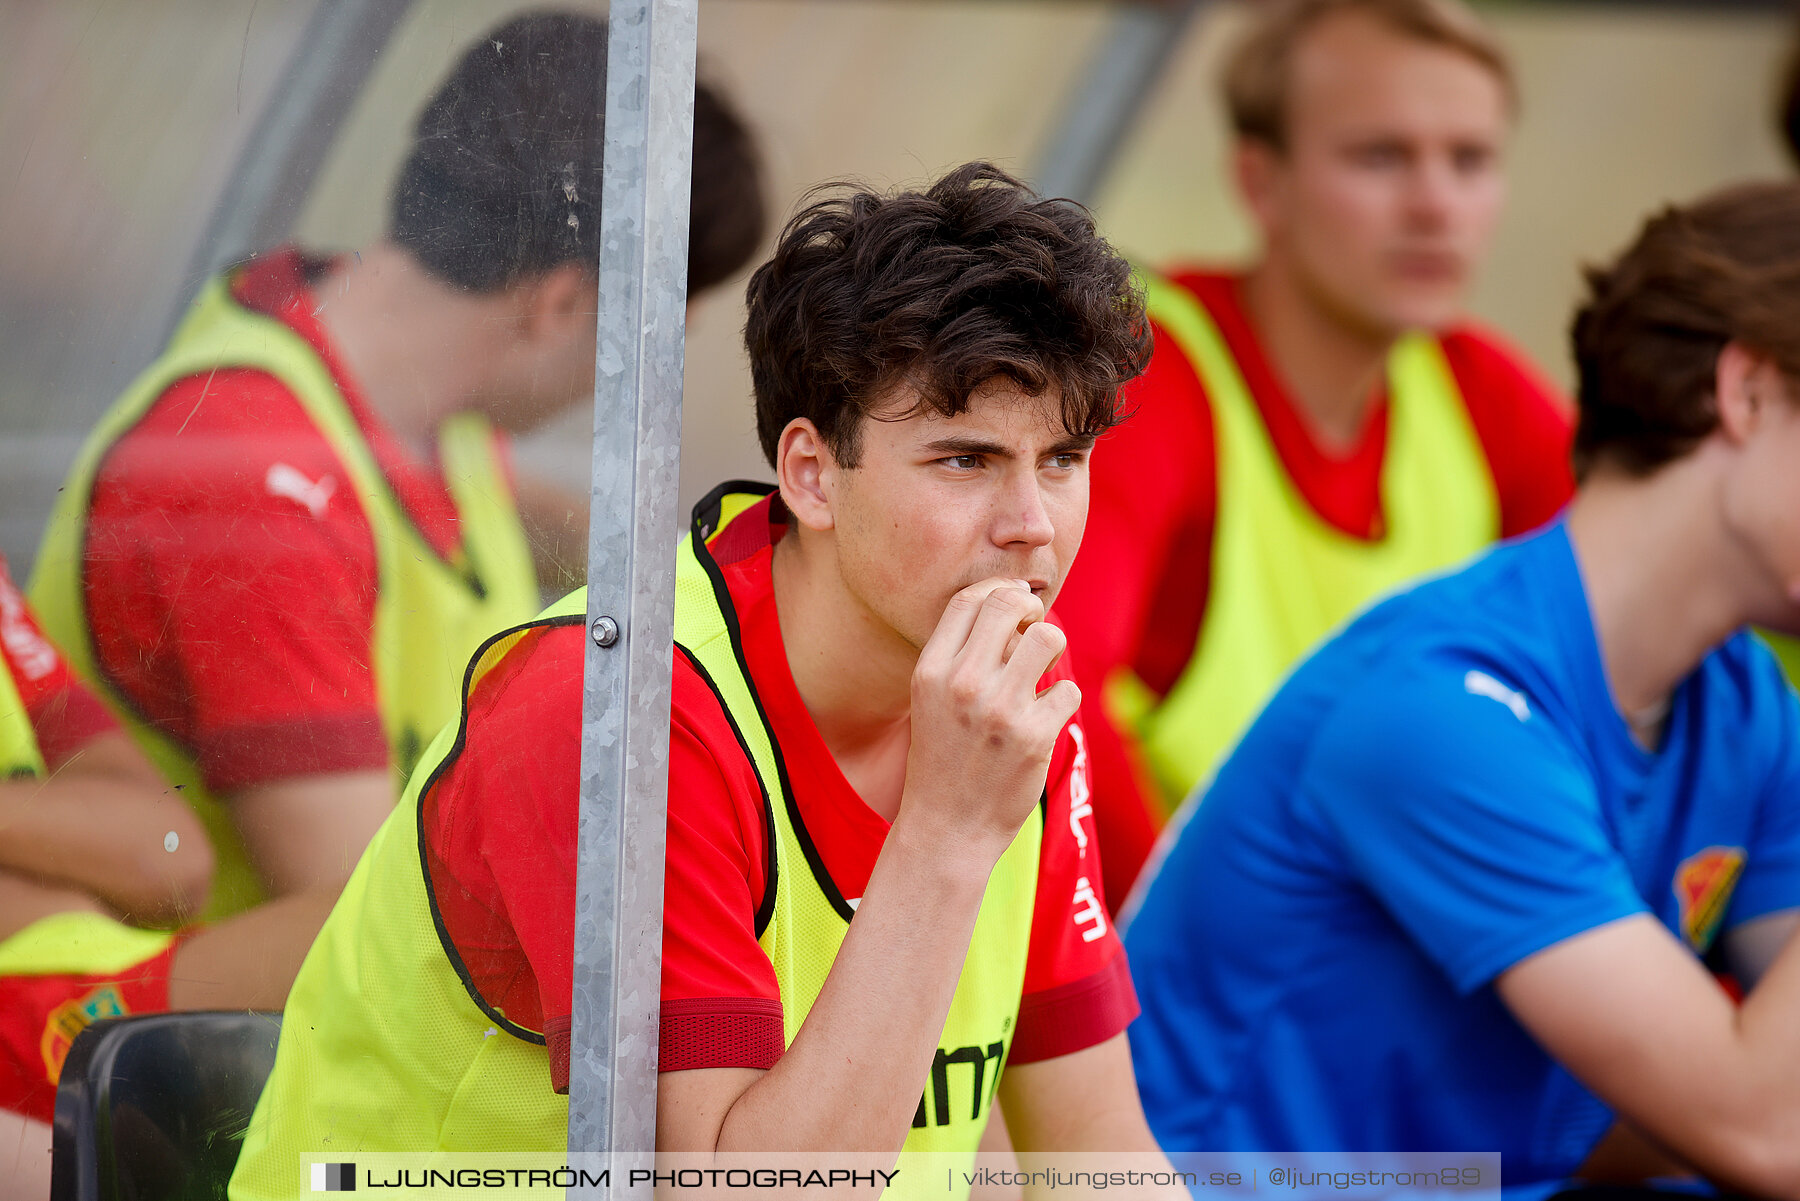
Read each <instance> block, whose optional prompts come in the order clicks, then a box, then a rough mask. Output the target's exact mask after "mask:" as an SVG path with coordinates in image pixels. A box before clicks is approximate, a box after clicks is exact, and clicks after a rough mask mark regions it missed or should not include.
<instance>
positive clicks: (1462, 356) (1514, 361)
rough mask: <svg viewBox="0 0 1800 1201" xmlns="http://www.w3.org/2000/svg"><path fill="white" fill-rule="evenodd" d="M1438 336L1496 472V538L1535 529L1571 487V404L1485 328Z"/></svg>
mask: <svg viewBox="0 0 1800 1201" xmlns="http://www.w3.org/2000/svg"><path fill="white" fill-rule="evenodd" d="M1442 342H1443V347H1444V357H1445V358H1446V359H1447V360H1449V363H1450V370H1451V373H1452V374H1453V375H1454V376H1455V377H1456V383H1457V387H1458V388H1459V389H1460V390H1461V391H1462V394H1463V401H1464V403H1465V404H1466V405H1467V406H1468V409H1469V418H1470V420H1471V421H1472V422H1473V423H1474V426H1475V434H1476V437H1478V438H1479V439H1480V440H1481V446H1482V450H1483V451H1484V452H1485V453H1486V455H1487V460H1488V466H1489V468H1490V469H1491V470H1492V471H1493V474H1494V487H1495V489H1496V491H1497V492H1498V493H1499V497H1500V536H1501V537H1503V538H1510V537H1512V536H1513V535H1515V534H1523V533H1526V532H1528V531H1530V530H1533V529H1536V528H1537V527H1538V526H1540V525H1542V524H1543V523H1544V522H1546V521H1548V520H1550V519H1551V518H1552V517H1554V516H1556V514H1557V512H1558V511H1559V510H1560V509H1561V508H1562V507H1563V506H1564V505H1565V504H1567V503H1568V502H1569V498H1570V497H1571V496H1573V495H1574V492H1575V478H1574V475H1573V472H1572V470H1571V468H1570V465H1569V444H1570V439H1571V437H1572V435H1573V428H1572V425H1571V422H1570V417H1569V412H1570V406H1569V402H1568V401H1567V399H1565V398H1564V397H1563V395H1562V394H1561V393H1560V392H1558V391H1557V390H1556V388H1554V387H1553V386H1551V385H1550V384H1549V383H1548V382H1547V381H1545V380H1544V379H1543V377H1542V376H1540V375H1539V374H1538V373H1537V371H1536V369H1535V368H1533V367H1532V366H1530V364H1529V363H1528V362H1527V360H1526V359H1525V357H1524V355H1522V354H1521V353H1519V352H1518V351H1517V350H1514V349H1513V348H1512V347H1510V346H1508V345H1507V344H1506V343H1504V342H1503V341H1502V340H1501V339H1500V338H1499V337H1497V336H1496V335H1494V334H1492V333H1490V332H1488V331H1487V330H1483V329H1478V328H1464V329H1460V330H1455V331H1452V332H1451V333H1448V334H1445V335H1444V337H1443V339H1442Z"/></svg>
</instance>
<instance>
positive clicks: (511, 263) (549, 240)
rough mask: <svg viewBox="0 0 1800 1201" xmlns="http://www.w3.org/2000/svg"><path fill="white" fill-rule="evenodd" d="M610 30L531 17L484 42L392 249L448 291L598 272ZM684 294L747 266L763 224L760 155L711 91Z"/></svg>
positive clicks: (555, 17) (427, 158)
mask: <svg viewBox="0 0 1800 1201" xmlns="http://www.w3.org/2000/svg"><path fill="white" fill-rule="evenodd" d="M606 37H607V27H606V22H604V21H601V20H597V19H596V18H593V17H589V16H584V15H582V14H579V13H561V12H536V13H526V14H524V15H522V16H518V17H514V18H512V19H511V20H509V21H507V22H506V23H504V24H502V25H500V26H498V27H497V28H495V29H492V30H490V31H489V32H488V33H487V34H485V35H484V36H483V37H482V38H481V39H480V40H479V41H477V42H476V43H475V44H474V45H473V46H471V47H470V48H469V50H468V51H467V52H466V53H464V55H463V56H462V58H461V59H460V60H459V61H458V62H457V64H456V66H455V68H454V69H453V70H452V71H451V73H450V77H449V78H448V79H446V80H445V81H444V83H443V86H442V87H440V88H439V89H438V91H437V92H436V94H434V95H433V96H432V98H431V99H430V101H429V102H427V104H426V105H425V110H424V112H422V113H421V114H420V115H419V122H418V126H417V128H416V129H415V130H414V133H413V142H412V149H411V151H410V152H409V153H408V154H407V157H406V162H405V164H404V165H403V166H402V167H401V169H400V178H399V181H398V182H397V184H396V185H395V188H394V195H393V202H392V209H391V211H390V216H389V237H391V238H392V239H393V240H394V241H395V242H396V243H398V244H399V245H400V246H402V247H404V248H405V249H406V250H408V251H409V252H410V253H411V254H412V255H413V257H414V258H416V259H418V260H419V262H421V263H422V264H424V265H425V267H426V268H427V269H428V270H430V271H431V272H432V273H433V274H434V275H436V276H438V277H439V278H440V279H444V280H447V281H449V282H450V283H453V284H456V285H457V286H458V287H461V288H464V289H466V290H468V291H471V292H492V291H494V290H496V289H499V288H503V287H506V286H507V285H509V284H512V283H514V282H516V281H518V280H520V279H529V278H531V277H532V276H535V275H541V274H543V273H545V272H547V271H550V270H553V269H554V268H556V267H559V266H561V265H562V264H563V263H567V262H576V263H583V264H586V265H588V266H590V267H591V266H594V265H596V264H597V263H598V262H599V259H600V157H601V156H600V148H601V143H602V142H603V140H604V137H605V133H604V114H603V111H602V98H603V96H604V94H605V90H606ZM690 195H691V199H692V206H693V207H692V210H691V221H690V224H689V230H688V292H689V293H690V294H693V293H696V292H699V291H701V290H703V289H705V288H708V287H711V286H712V285H714V284H718V283H722V282H724V281H725V280H726V279H727V278H728V277H730V276H731V275H733V274H735V273H736V272H737V271H738V269H739V268H741V267H742V266H743V265H744V264H746V263H748V262H749V261H750V256H751V255H753V254H754V253H755V252H756V247H757V245H758V243H760V242H761V241H762V236H763V228H764V224H765V220H766V218H765V214H764V208H763V199H762V182H761V168H760V166H759V164H758V161H757V154H756V145H755V142H754V140H753V139H752V137H751V135H750V131H749V130H748V129H747V128H746V127H745V125H744V123H743V121H742V120H741V119H740V118H739V117H738V115H737V113H736V112H735V111H734V110H733V109H732V107H731V105H730V104H729V103H728V102H727V101H726V99H725V97H724V96H723V95H721V94H720V93H719V92H718V91H717V90H716V89H714V88H712V87H709V86H708V85H707V84H706V82H705V81H701V82H699V83H698V84H696V85H695V89H694V159H693V181H692V186H691V191H690Z"/></svg>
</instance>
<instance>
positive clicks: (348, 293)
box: [33, 14, 762, 916]
mask: <svg viewBox="0 0 1800 1201" xmlns="http://www.w3.org/2000/svg"><path fill="white" fill-rule="evenodd" d="M605 59H606V26H605V25H604V23H602V22H600V21H596V20H593V19H591V18H588V17H584V16H574V15H557V14H534V15H528V16H522V17H519V18H516V19H514V20H511V21H509V22H507V23H506V24H504V25H502V26H500V27H498V28H496V29H494V30H492V31H491V32H489V33H488V34H487V35H486V36H484V37H482V38H481V39H479V40H478V41H477V42H476V43H475V44H474V45H473V46H472V47H471V48H470V49H469V50H468V51H467V53H466V54H464V55H463V57H462V58H461V59H460V61H459V62H458V63H457V64H456V65H455V67H454V69H453V71H452V73H451V75H450V77H449V78H448V80H447V81H446V82H445V83H444V84H443V85H442V86H441V87H440V88H439V90H438V91H437V93H436V94H435V95H434V96H433V97H432V98H431V100H430V101H429V102H428V103H427V105H426V107H425V110H424V112H423V114H422V115H421V116H420V118H419V121H418V125H417V128H416V130H415V133H414V139H413V142H412V146H411V149H410V150H409V152H408V155H407V158H406V161H405V164H404V166H403V167H402V169H401V171H400V174H399V180H398V183H397V185H396V188H395V191H394V195H393V198H392V211H391V214H390V224H389V230H388V234H387V236H386V237H385V238H384V239H382V240H381V241H379V242H377V243H376V244H374V245H373V246H370V247H367V248H365V249H363V250H362V251H360V252H358V253H355V254H346V255H342V256H337V257H332V258H325V259H315V258H312V257H309V256H307V255H304V254H302V253H301V252H299V251H297V250H294V249H291V248H289V249H283V250H278V251H275V252H273V253H271V254H269V255H266V256H264V257H261V258H258V259H255V260H253V261H251V262H249V263H247V264H245V265H243V266H241V267H239V268H237V269H235V270H233V271H230V272H228V273H227V274H226V275H225V276H223V277H222V278H219V279H217V280H214V281H212V282H211V283H210V284H209V285H207V287H206V288H205V289H204V291H203V292H202V294H201V296H200V298H199V300H197V301H196V303H195V305H194V308H193V309H192V311H191V312H190V313H189V314H188V316H187V318H186V319H185V321H184V322H183V324H182V325H181V327H180V328H179V330H178V331H177V333H176V334H175V336H174V338H173V340H172V342H171V343H170V345H169V347H168V349H167V350H166V351H165V352H164V353H163V355H162V357H161V358H159V359H158V360H157V361H156V362H155V363H154V364H153V365H152V366H151V367H150V368H149V369H148V370H147V371H146V372H145V374H144V375H143V376H141V377H140V378H139V379H138V381H137V382H136V383H134V384H133V385H132V386H131V388H130V389H129V391H128V392H127V394H126V395H125V396H124V398H123V399H122V400H121V401H120V402H119V404H118V406H117V407H116V408H115V409H114V410H113V411H112V412H111V413H110V414H109V415H108V416H107V417H106V418H105V419H104V420H103V421H102V422H101V425H100V428H99V429H98V430H97V431H96V432H95V434H94V435H93V437H92V438H91V440H90V442H89V443H88V445H87V446H86V448H85V449H84V451H83V453H82V455H81V456H80V458H79V460H78V462H77V465H76V467H75V469H74V471H73V473H72V475H71V477H70V479H69V482H68V486H67V488H66V490H65V492H64V493H63V495H62V497H61V499H60V504H59V508H58V510H57V513H56V515H55V518H54V521H53V524H52V526H51V528H50V532H49V535H48V538H47V542H46V546H45V548H44V550H43V552H42V554H41V555H40V559H39V565H38V570H37V573H36V578H35V580H34V586H33V596H34V599H35V600H36V602H37V603H38V605H39V607H40V611H41V613H42V616H43V620H44V622H45V624H46V628H47V629H48V630H49V631H50V633H51V634H52V636H53V637H55V638H56V639H57V640H58V642H59V643H60V644H61V645H63V646H65V647H66V648H67V649H68V653H69V655H70V657H71V658H72V660H73V661H74V662H75V663H76V664H77V666H78V667H79V668H80V670H81V671H82V673H83V674H84V675H85V676H87V677H88V678H89V679H90V680H91V681H93V682H94V683H95V685H96V687H97V689H98V690H99V692H100V693H101V695H102V697H103V699H105V700H106V701H107V702H108V703H109V704H110V705H111V706H112V707H113V709H114V711H115V713H117V714H118V715H119V719H120V720H121V722H122V723H124V724H125V725H126V726H127V728H129V729H130V730H131V732H132V733H133V734H134V735H135V736H136V737H137V738H138V739H139V741H140V742H141V743H142V744H143V745H144V746H145V748H146V749H147V750H148V751H149V752H150V754H151V757H152V758H153V759H154V760H155V761H156V763H157V765H158V766H159V767H160V768H161V769H162V770H163V772H164V774H165V775H166V776H167V778H168V779H169V780H170V781H172V782H173V783H175V784H177V785H178V786H180V787H182V788H183V789H184V792H183V795H184V796H185V797H186V798H187V799H188V800H189V801H190V802H191V803H193V805H194V806H195V808H196V810H197V811H199V812H200V813H201V814H202V815H203V816H204V817H205V818H206V820H207V824H208V828H209V830H210V831H211V834H212V837H213V840H214V844H215V847H216V848H217V851H218V861H219V867H218V880H217V883H216V886H215V888H214V890H213V901H212V905H211V907H210V908H209V911H208V912H209V915H212V916H217V915H220V914H223V913H227V912H234V911H237V910H240V909H242V908H244V907H246V906H248V905H250V904H253V903H255V902H256V901H257V900H259V899H260V898H262V897H264V896H285V895H291V894H296V893H301V892H307V891H320V892H324V893H330V894H335V893H336V891H337V890H338V889H339V888H340V887H341V886H342V884H343V882H344V880H345V879H346V878H347V877H348V875H349V873H350V870H351V868H352V867H353V866H354V864H355V862H356V860H357V857H358V856H359V855H360V854H361V852H362V849H363V847H364V846H365V845H366V843H367V841H368V838H369V836H370V835H371V834H372V833H373V832H374V830H375V829H376V827H377V826H378V825H379V824H380V823H381V821H382V819H383V818H384V817H385V816H386V815H387V813H388V812H389V811H391V810H392V808H393V806H394V803H395V800H396V798H397V796H398V795H399V791H400V786H401V785H403V784H404V782H405V780H406V778H407V775H408V773H410V771H411V770H412V767H413V765H414V762H415V761H416V759H417V757H418V755H419V753H420V751H421V750H422V748H423V746H424V743H425V742H426V741H427V740H429V739H430V738H431V737H432V736H433V735H434V734H435V733H436V732H437V730H438V728H439V727H440V726H442V725H443V724H444V722H445V721H446V720H448V719H450V718H451V717H453V716H454V715H455V713H456V689H457V685H458V683H459V682H460V681H461V678H462V672H463V669H464V667H465V666H466V664H467V662H468V657H469V655H470V654H471V653H472V652H473V650H474V649H475V647H476V646H477V645H479V643H480V641H481V640H482V639H483V638H484V637H486V636H487V635H488V634H490V633H492V632H493V631H495V630H497V629H501V628H504V627H506V626H509V625H513V624H516V623H518V622H521V621H524V620H527V619H529V618H530V617H531V616H532V615H533V614H534V613H535V612H536V611H537V610H538V608H539V607H540V606H541V600H540V598H539V595H538V591H537V582H536V578H535V575H534V572H533V569H532V562H531V555H530V551H529V548H528V546H527V538H526V534H525V531H524V529H523V528H522V526H521V521H520V515H519V513H518V512H517V511H516V509H515V506H514V503H513V497H512V491H511V488H510V484H509V478H508V477H509V473H508V469H507V467H506V462H505V452H504V441H503V438H502V437H501V436H500V435H498V434H497V433H496V428H498V429H499V430H522V429H528V428H530V427H532V426H534V425H536V424H537V423H539V422H540V421H542V420H543V419H545V418H546V417H548V416H550V415H552V414H554V413H557V412H559V411H560V410H562V409H564V408H566V407H567V406H569V405H571V404H580V403H587V402H588V400H589V398H590V397H591V395H592V385H593V373H594V354H595V346H594V331H595V298H596V289H597V283H596V264H597V261H598V254H599V250H598V247H599V229H600V218H599V198H600V153H599V152H600V145H601V141H602V129H601V123H602V114H601V111H600V108H599V100H598V99H597V98H598V97H599V96H600V95H601V91H600V88H601V81H602V80H603V77H604V68H605ZM697 110H698V115H697V118H696V128H697V130H698V131H699V134H698V136H697V144H698V145H699V147H700V150H701V154H700V155H699V156H698V159H697V163H696V169H695V172H694V188H695V214H696V216H695V221H694V245H695V247H696V253H695V255H694V256H693V262H692V268H693V272H694V274H693V276H692V278H691V280H690V287H691V288H693V289H695V290H698V289H701V288H704V287H706V286H708V285H711V284H714V283H717V282H719V281H720V280H722V279H724V278H725V277H726V276H728V275H729V274H730V273H731V272H732V271H734V270H736V269H737V267H738V266H740V265H741V264H743V263H744V262H745V261H746V260H747V259H748V258H749V256H750V254H751V252H752V251H753V249H754V247H755V245H756V242H757V238H758V236H759V233H760V230H761V225H762V218H761V200H760V194H759V192H758V186H757V171H756V167H755V157H754V152H753V148H752V146H751V143H750V140H749V136H748V134H747V133H746V131H745V129H744V127H743V126H742V125H741V124H740V123H739V121H738V120H737V118H736V117H735V116H734V115H733V114H732V113H731V112H730V110H729V109H728V108H727V107H726V106H725V105H724V103H723V102H722V101H721V100H720V99H719V97H718V96H717V95H716V94H715V93H713V92H711V91H709V90H706V89H702V90H701V94H700V97H699V99H698V101H697Z"/></svg>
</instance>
